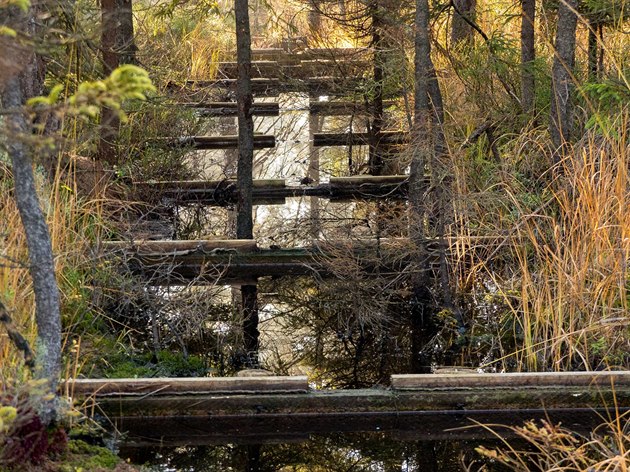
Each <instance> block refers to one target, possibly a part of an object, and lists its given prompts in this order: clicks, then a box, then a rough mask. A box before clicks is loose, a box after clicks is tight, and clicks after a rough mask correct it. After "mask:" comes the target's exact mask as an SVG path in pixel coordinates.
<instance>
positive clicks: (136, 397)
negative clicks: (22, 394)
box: [62, 371, 630, 446]
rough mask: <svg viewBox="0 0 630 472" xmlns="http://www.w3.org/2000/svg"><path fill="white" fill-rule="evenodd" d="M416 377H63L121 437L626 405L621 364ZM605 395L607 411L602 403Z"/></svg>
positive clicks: (268, 435) (354, 426)
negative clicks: (345, 382)
mask: <svg viewBox="0 0 630 472" xmlns="http://www.w3.org/2000/svg"><path fill="white" fill-rule="evenodd" d="M414 377H418V376H414ZM422 377H423V378H424V379H426V380H425V381H423V382H416V384H415V385H413V386H410V385H409V384H408V383H406V384H405V386H404V388H392V389H384V388H372V389H362V390H328V391H307V388H306V385H305V384H306V380H305V378H303V377H302V378H300V377H297V378H296V377H289V378H287V377H284V378H283V377H263V379H264V383H263V384H262V385H261V384H260V383H257V382H260V380H259V379H260V377H256V378H250V379H247V382H252V383H249V384H247V385H246V387H243V384H241V386H240V387H237V385H238V383H232V382H235V381H237V380H241V379H242V378H235V379H232V378H231V379H229V380H227V382H228V384H229V387H227V386H226V384H223V385H219V383H216V382H221V380H220V379H208V378H202V379H127V380H124V379H121V380H110V379H85V380H74V381H69V382H68V383H67V384H66V386H65V390H64V392H65V393H68V394H69V395H70V396H72V397H73V398H75V400H81V399H84V398H85V397H91V398H92V403H90V402H85V401H84V400H83V404H84V405H87V408H88V409H89V410H90V411H92V412H93V411H95V409H94V408H92V404H93V403H96V404H97V405H98V409H96V411H99V412H103V413H104V414H106V415H107V417H108V420H109V421H112V422H113V423H114V424H115V425H116V427H117V428H118V430H120V431H125V432H128V433H129V434H128V436H127V441H129V442H128V445H130V446H134V445H135V446H140V445H150V444H157V443H158V442H159V443H160V444H163V445H178V444H184V443H186V444H212V443H214V442H218V441H219V440H221V439H223V440H225V438H233V439H235V440H237V441H238V442H248V441H251V442H252V443H254V442H258V441H260V440H261V438H262V440H263V442H264V441H266V440H269V441H270V440H272V438H274V437H277V435H278V433H279V434H280V435H286V434H287V433H290V432H301V433H326V432H350V431H392V432H396V434H400V437H401V440H405V438H407V437H409V438H411V437H410V436H409V435H410V434H412V433H413V438H411V439H414V440H417V438H426V439H444V438H452V439H454V438H478V437H487V436H486V435H487V434H488V430H487V429H486V428H483V427H479V426H478V425H479V423H485V424H488V423H491V424H495V425H496V424H505V425H507V426H509V425H518V424H521V423H522V422H524V421H526V420H531V419H536V418H540V419H544V418H547V419H549V420H551V421H553V422H558V421H562V423H563V424H564V425H565V426H568V427H570V428H571V429H572V430H574V431H578V432H581V431H586V432H588V431H592V429H593V428H594V427H595V426H597V425H599V424H601V422H602V418H605V417H606V415H607V414H610V413H612V414H624V413H625V412H627V411H629V410H630V372H628V371H620V372H578V373H575V372H566V373H561V374H557V373H545V374H538V373H523V374H518V375H514V374H479V375H478V376H477V375H470V374H466V375H461V374H453V375H449V374H428V375H424V376H422ZM401 378H404V379H405V381H406V382H409V381H410V379H411V378H410V377H409V376H393V377H392V383H396V382H400V380H401ZM396 379H398V380H396ZM576 379H578V380H576ZM209 385H210V386H209ZM235 387H237V388H235ZM250 388H255V389H256V390H257V393H249V391H248V390H249V389H250ZM62 389H63V387H62ZM232 389H233V390H232ZM259 389H262V391H258V390H259ZM273 389H276V390H273ZM612 405H614V408H615V410H616V411H612V412H611V411H609V408H611V406H612ZM475 423H476V424H475ZM475 426H476V427H475ZM454 428H458V429H454ZM497 428H499V429H495V431H500V432H501V433H503V432H508V430H507V429H505V428H501V427H497Z"/></svg>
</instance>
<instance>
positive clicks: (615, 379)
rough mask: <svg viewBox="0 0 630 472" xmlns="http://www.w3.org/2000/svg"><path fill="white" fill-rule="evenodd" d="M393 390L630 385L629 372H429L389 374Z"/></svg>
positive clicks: (609, 386)
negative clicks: (422, 373)
mask: <svg viewBox="0 0 630 472" xmlns="http://www.w3.org/2000/svg"><path fill="white" fill-rule="evenodd" d="M391 380H392V388H394V389H396V390H426V389H448V390H452V389H471V388H515V389H522V388H544V387H603V388H606V387H607V388H611V386H615V387H620V386H625V387H628V386H630V372H627V371H617V372H615V371H601V372H600V371H597V372H541V373H531V372H517V373H503V374H429V375H426V374H425V375H414V374H407V375H392V377H391Z"/></svg>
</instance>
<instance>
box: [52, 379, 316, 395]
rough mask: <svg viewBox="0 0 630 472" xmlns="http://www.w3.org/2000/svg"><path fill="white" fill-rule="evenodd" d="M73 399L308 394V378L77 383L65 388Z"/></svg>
mask: <svg viewBox="0 0 630 472" xmlns="http://www.w3.org/2000/svg"><path fill="white" fill-rule="evenodd" d="M62 388H63V389H65V391H66V392H68V393H69V394H70V395H71V396H81V397H85V396H111V395H116V396H121V395H125V396H139V395H141V396H148V395H181V394H189V395H190V394H194V395H199V394H210V393H212V394H215V393H229V394H233V395H234V394H244V393H248V394H254V393H268V392H273V393H305V392H306V391H307V390H308V380H307V378H306V376H285V377H282V376H256V377H187V378H185V377H184V378H146V379H135V378H134V379H131V378H129V379H73V380H67V381H66V382H65V383H64V385H63V386H62Z"/></svg>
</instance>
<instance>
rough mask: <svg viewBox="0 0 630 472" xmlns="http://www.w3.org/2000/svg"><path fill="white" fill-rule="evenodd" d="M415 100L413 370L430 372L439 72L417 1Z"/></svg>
mask: <svg viewBox="0 0 630 472" xmlns="http://www.w3.org/2000/svg"><path fill="white" fill-rule="evenodd" d="M415 28H416V29H415V45H414V46H415V64H414V69H415V71H414V72H415V86H416V88H415V103H414V123H413V124H414V134H415V139H414V145H413V155H412V162H411V172H410V176H409V203H410V237H411V239H412V241H413V243H414V247H415V250H416V257H415V266H416V267H415V271H414V276H413V280H412V295H411V296H412V300H411V314H410V315H411V350H412V356H411V362H410V367H411V371H412V372H415V373H429V372H430V371H431V356H430V354H429V353H428V352H427V351H426V345H427V342H428V340H429V339H430V338H431V337H432V336H433V334H434V331H435V324H434V320H433V313H432V312H433V308H432V307H433V306H434V302H433V296H432V294H431V290H430V285H431V274H430V270H429V265H430V260H429V254H428V252H427V250H426V246H425V243H424V241H425V239H426V226H427V224H426V220H427V203H428V198H427V197H428V191H429V190H428V186H427V185H426V182H425V179H424V173H425V169H426V168H427V166H428V165H429V162H430V160H431V156H432V154H433V146H432V141H433V140H432V136H431V135H432V133H431V128H432V123H433V121H434V116H435V115H434V111H433V107H432V104H431V99H430V97H431V82H432V81H433V80H434V77H435V71H434V66H433V61H432V60H431V43H430V38H429V4H428V1H427V0H416V14H415Z"/></svg>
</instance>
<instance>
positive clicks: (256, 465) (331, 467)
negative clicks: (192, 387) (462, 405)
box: [121, 433, 496, 472]
mask: <svg viewBox="0 0 630 472" xmlns="http://www.w3.org/2000/svg"><path fill="white" fill-rule="evenodd" d="M495 443H496V442H493V441H491V440H476V441H475V440H467V441H446V440H442V441H415V440H413V439H412V438H410V437H397V436H396V435H395V434H385V433H346V434H328V435H313V436H311V437H300V436H296V437H295V438H294V439H293V440H291V441H287V442H284V443H280V444H224V445H215V446H181V447H174V448H173V447H165V448H159V447H153V448H126V449H123V450H121V454H122V456H123V457H125V458H128V459H129V460H130V461H131V462H133V463H137V464H146V465H150V466H151V470H153V471H164V472H166V471H238V472H240V471H243V472H245V471H247V472H258V471H260V472H266V471H280V470H281V471H383V472H390V471H423V472H424V471H427V472H432V471H448V472H450V471H461V470H465V469H464V468H463V465H462V464H463V463H471V462H472V460H473V458H476V457H475V456H476V453H475V451H474V448H475V447H477V446H479V445H482V444H483V445H486V446H488V447H490V446H492V445H493V444H495ZM477 459H478V458H477ZM472 470H475V469H472Z"/></svg>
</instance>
